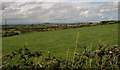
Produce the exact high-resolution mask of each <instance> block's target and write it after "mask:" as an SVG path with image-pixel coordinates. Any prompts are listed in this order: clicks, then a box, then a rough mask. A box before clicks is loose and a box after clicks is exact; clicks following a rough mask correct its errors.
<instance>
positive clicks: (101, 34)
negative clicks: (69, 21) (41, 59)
mask: <svg viewBox="0 0 120 70" xmlns="http://www.w3.org/2000/svg"><path fill="white" fill-rule="evenodd" d="M78 33H79V37H78V44H79V46H78V47H77V51H78V52H80V50H81V47H82V46H86V47H87V48H91V49H92V50H94V49H95V48H96V47H97V45H98V43H99V42H100V43H102V44H105V45H107V44H110V45H116V44H118V24H111V25H98V26H91V27H83V28H74V29H65V30H56V31H48V32H32V33H26V34H21V35H17V36H12V37H3V38H2V54H3V55H5V54H8V53H10V52H12V51H15V50H17V49H19V48H23V47H28V48H29V49H30V50H31V51H41V52H43V53H47V52H48V51H49V52H50V53H51V55H53V56H56V57H63V56H66V53H67V50H68V49H69V54H71V55H72V54H73V52H74V49H75V45H76V38H77V34H78Z"/></svg>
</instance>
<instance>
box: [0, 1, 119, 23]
mask: <svg viewBox="0 0 120 70" xmlns="http://www.w3.org/2000/svg"><path fill="white" fill-rule="evenodd" d="M15 1H16V2H15ZM95 1H96V2H95ZM118 1H119V0H41V1H40V0H39V1H38V0H29V2H28V0H26V2H25V1H23V0H4V2H2V3H0V5H2V8H1V9H0V13H2V14H1V15H0V16H2V20H8V23H10V24H11V23H13V24H20V23H22V24H23V23H43V22H50V23H71V22H94V21H101V20H116V19H118ZM0 21H1V20H0Z"/></svg>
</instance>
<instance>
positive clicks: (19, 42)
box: [2, 24, 120, 70]
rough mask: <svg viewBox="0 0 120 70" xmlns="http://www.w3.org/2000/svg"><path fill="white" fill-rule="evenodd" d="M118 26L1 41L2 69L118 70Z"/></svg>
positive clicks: (71, 29) (51, 32) (119, 62)
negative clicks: (93, 69)
mask: <svg viewBox="0 0 120 70" xmlns="http://www.w3.org/2000/svg"><path fill="white" fill-rule="evenodd" d="M119 50H120V49H119V45H118V24H108V25H97V26H90V27H80V28H69V29H62V30H55V31H45V32H30V33H24V34H20V35H15V36H10V37H2V55H3V57H2V61H3V62H2V69H3V70H13V69H20V68H23V69H24V68H27V69H31V70H34V69H36V70H39V69H40V68H42V69H45V70H47V69H52V70H56V69H60V70H61V69H64V68H67V69H76V68H78V69H79V68H82V69H84V68H98V69H105V70H108V69H110V68H112V69H114V68H116V69H118V70H119V67H120V51H119Z"/></svg>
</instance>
